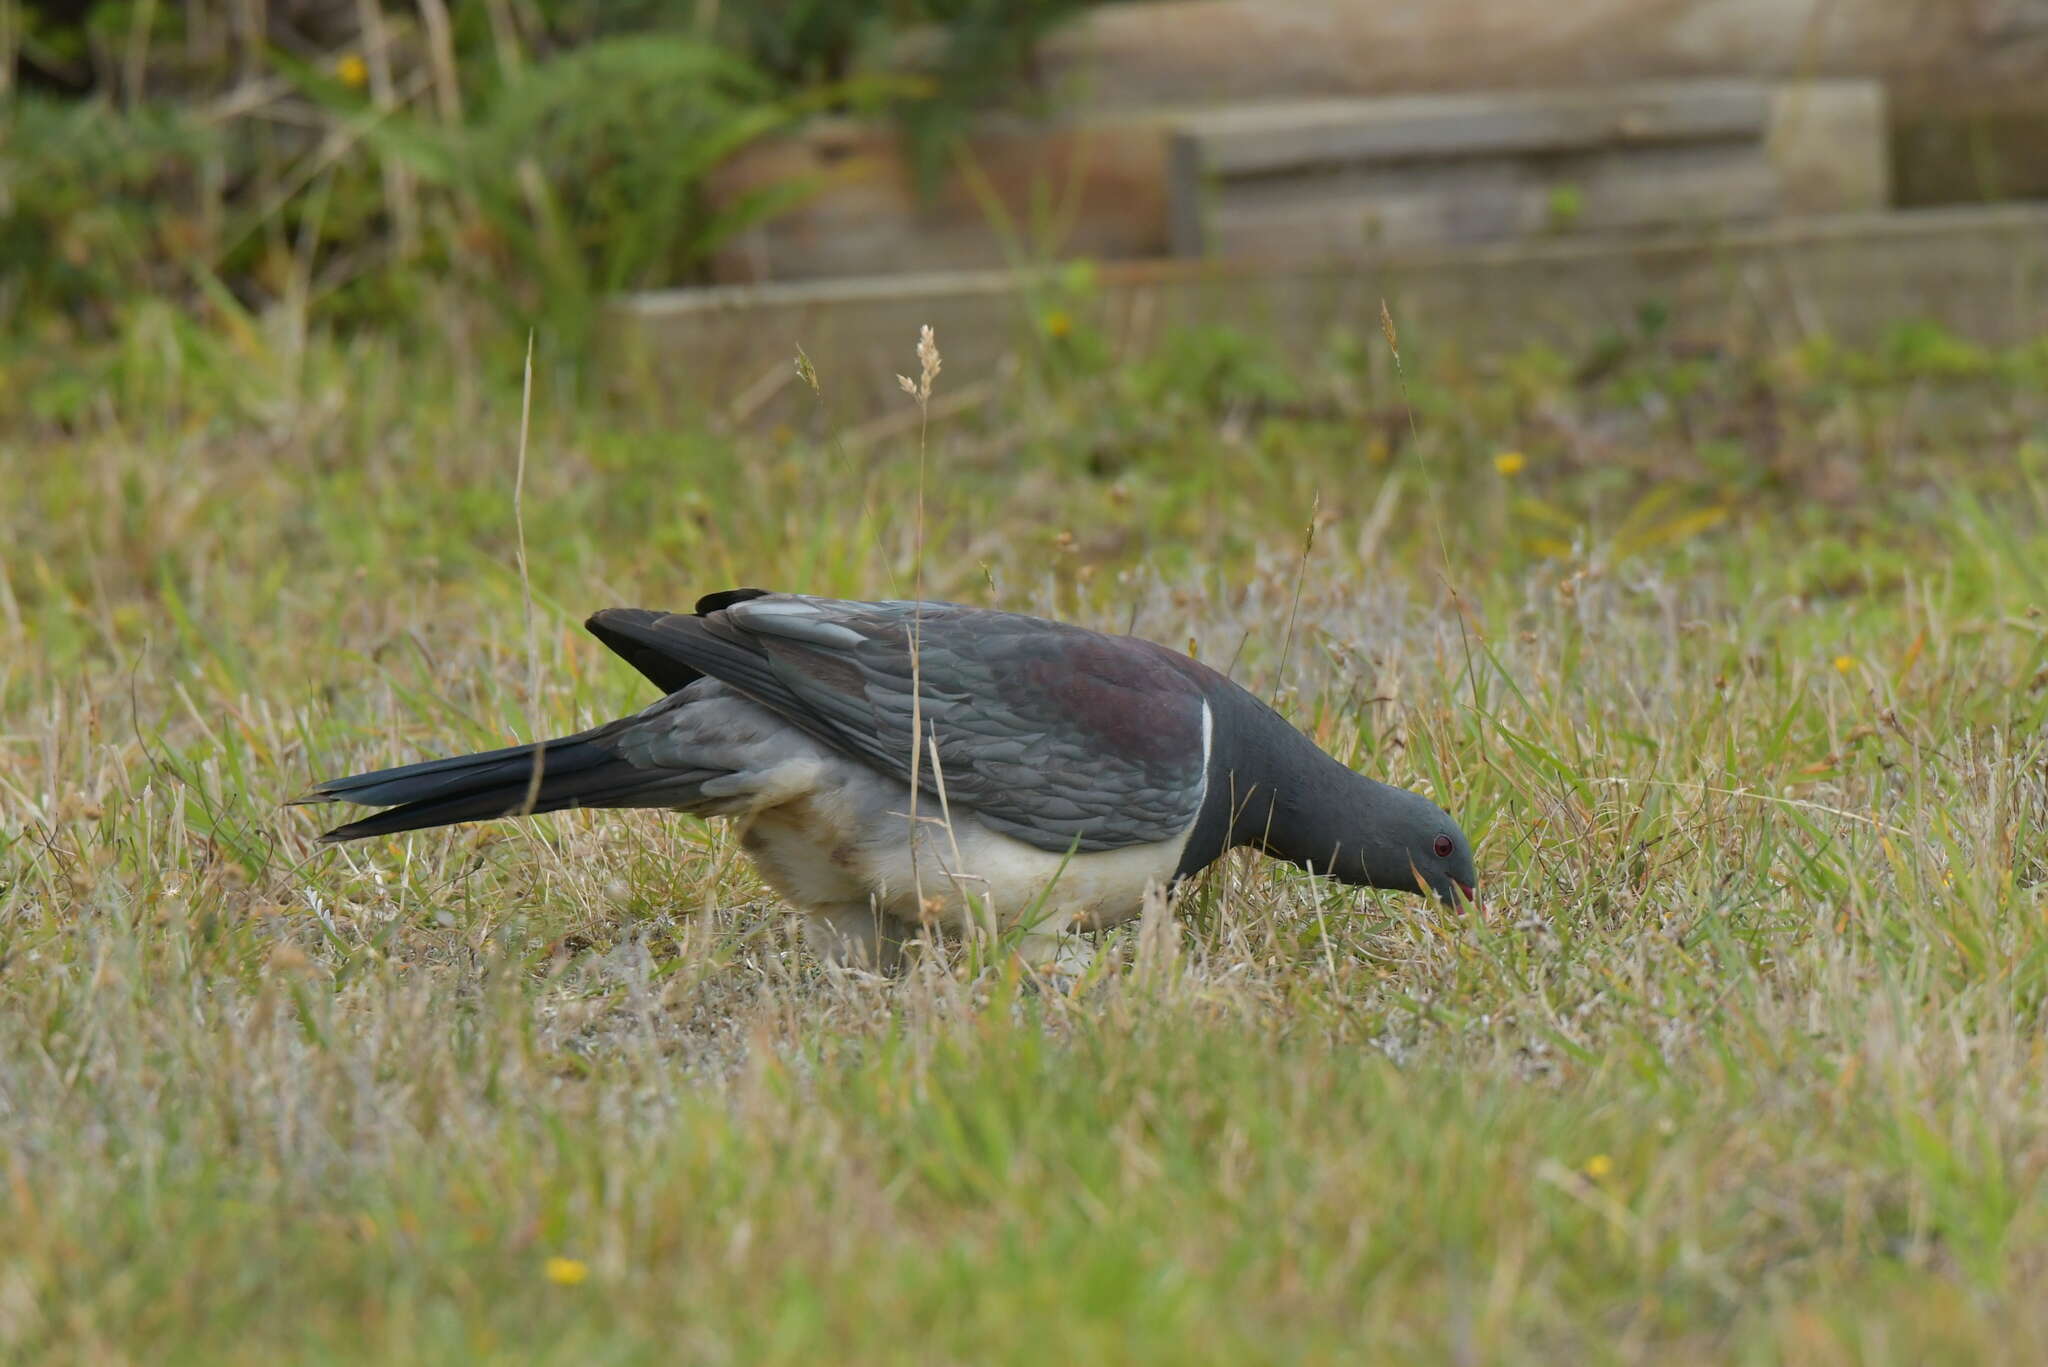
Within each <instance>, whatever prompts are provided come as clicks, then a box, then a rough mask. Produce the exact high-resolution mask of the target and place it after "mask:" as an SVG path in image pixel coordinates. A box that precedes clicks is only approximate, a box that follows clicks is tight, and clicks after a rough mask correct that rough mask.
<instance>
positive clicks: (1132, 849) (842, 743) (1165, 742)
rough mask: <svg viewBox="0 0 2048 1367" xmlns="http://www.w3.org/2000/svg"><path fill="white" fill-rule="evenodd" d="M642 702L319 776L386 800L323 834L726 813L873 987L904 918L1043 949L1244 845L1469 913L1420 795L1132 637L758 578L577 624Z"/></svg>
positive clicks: (1445, 845)
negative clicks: (490, 740) (615, 811)
mask: <svg viewBox="0 0 2048 1367" xmlns="http://www.w3.org/2000/svg"><path fill="white" fill-rule="evenodd" d="M585 625H586V626H587V627H588V629H589V630H590V631H591V633H592V634H593V635H595V636H596V637H597V638H598V639H599V640H600V641H602V642H603V643H604V644H605V645H607V646H609V647H610V648H611V649H612V650H613V651H615V652H617V653H618V654H619V655H620V656H621V657H622V658H624V659H625V661H626V662H627V663H628V664H630V665H632V666H633V668H635V669H636V670H638V671H639V672H640V673H641V674H642V675H644V676H645V677H646V678H647V680H648V681H649V682H650V683H652V684H653V685H654V686H655V687H656V688H659V689H660V690H662V693H663V697H662V698H661V700H660V701H659V702H656V703H654V704H653V705H652V706H650V707H648V708H646V709H645V710H643V711H641V712H638V713H635V714H634V715H632V716H629V717H623V718H620V719H619V720H617V721H612V722H607V723H606V724H604V725H602V726H597V727H593V728H592V729H590V730H587V731H581V732H578V733H577V734H575V735H572V736H564V737H562V738H560V739H558V740H550V741H545V742H542V743H540V744H529V745H515V746H511V747H508V748H505V749H502V750H492V751H488V752H486V753H482V754H472V755H458V756H454V757H452V758H448V759H435V760H428V761H425V762H424V763H418V764H407V765H401V766H399V767H398V768H394V769H379V770H376V771H374V772H371V773H364V774H355V775H352V776H350V777H348V778H338V779H331V780H329V781H327V782H325V783H321V784H318V785H316V786H315V787H313V788H312V789H311V790H310V791H308V792H307V793H306V794H305V795H304V796H303V797H301V798H299V799H297V801H299V802H346V803H355V804H358V805H362V806H367V807H379V808H384V809H385V810H383V811H380V812H377V813H375V814H373V815H369V816H364V817H362V818H361V819H359V820H356V821H351V822H349V823H348V824H346V825H343V826H337V827H335V828H334V829H333V830H330V831H328V832H327V833H326V834H325V835H323V836H321V837H320V839H321V840H322V842H324V843H333V842H338V841H349V840H360V839H363V838H365V837H370V836H381V835H391V834H394V833H397V832H401V831H413V830H420V829H423V828H427V827H434V826H447V825H454V824H457V823H461V822H469V821H484V820H490V819H492V818H496V817H505V816H521V815H529V814H538V813H542V812H553V811H560V810H563V809H566V808H572V807H652V808H666V809H670V810H674V811H680V812H688V813H692V814H694V815H697V816H700V817H727V818H731V819H732V820H733V821H735V822H736V823H737V826H738V831H739V840H740V844H741V847H742V848H743V849H744V850H745V851H746V852H747V853H748V855H749V856H751V858H752V859H753V861H754V863H755V865H756V866H757V867H758V868H759V870H760V873H761V875H762V878H763V879H764V881H765V882H766V883H767V884H768V885H769V886H770V887H771V888H773V889H774V890H775V891H776V892H777V893H778V894H780V895H781V896H782V897H783V898H785V899H786V900H787V901H788V902H789V903H790V904H791V905H792V906H794V907H795V908H797V909H798V910H800V911H801V912H803V913H805V917H806V920H805V928H806V938H807V940H808V941H809V943H810V944H811V946H812V948H813V949H814V950H816V951H817V952H818V954H819V955H820V957H821V958H823V959H824V960H826V961H827V962H828V963H831V964H837V965H845V966H853V967H861V968H867V969H870V970H875V971H884V972H886V971H892V970H894V969H896V968H897V967H899V966H900V965H901V963H902V962H903V954H904V951H905V948H906V947H907V946H909V945H911V944H913V943H915V942H916V941H917V940H918V939H919V937H920V935H921V934H922V933H923V932H925V931H926V930H928V929H937V930H939V931H940V932H942V933H946V932H951V933H956V934H966V933H971V932H972V931H973V930H974V929H975V928H977V927H980V928H984V929H986V930H989V931H991V932H995V933H1005V932H1015V933H1016V938H1015V941H1014V942H1015V943H1016V945H1017V952H1018V953H1019V954H1020V956H1022V957H1024V958H1025V959H1027V960H1028V961H1032V962H1048V961H1049V956H1050V955H1052V954H1054V953H1056V952H1057V951H1056V950H1055V949H1054V948H1053V946H1055V945H1057V944H1058V943H1059V941H1060V939H1061V937H1063V936H1065V935H1067V934H1068V933H1069V932H1072V931H1076V930H1092V929H1100V928H1104V927H1108V926H1112V925H1115V924H1117V923H1119V922H1122V921H1125V920H1128V919H1130V918H1131V917H1133V916H1136V915H1137V914H1138V913H1139V912H1140V911H1141V909H1142V908H1143V907H1144V905H1145V902H1146V899H1147V897H1148V895H1150V894H1152V893H1153V890H1155V889H1156V890H1158V891H1159V892H1161V893H1176V892H1178V890H1179V889H1181V888H1182V887H1184V886H1185V884H1186V882H1187V880H1188V879H1190V878H1191V877H1192V876H1193V875H1194V874H1196V873H1198V872H1200V871H1201V870H1202V869H1204V868H1206V867H1207V866H1208V865H1209V864H1211V863H1213V862H1214V861H1215V860H1216V859H1218V858H1219V857H1220V856H1222V855H1223V854H1224V853H1225V852H1226V851H1228V850H1231V849H1234V848H1238V847H1243V846H1248V847H1251V848H1253V849H1256V850H1259V851H1262V852H1263V853H1265V854H1267V855H1270V856H1272V857H1275V858H1278V859H1282V860H1286V861H1289V862H1291V863H1293V864H1296V865H1298V866H1300V867H1302V868H1304V869H1308V870H1310V871H1312V872H1314V873H1317V874H1321V875H1325V876H1327V877H1330V878H1333V879H1336V880H1338V881H1340V882H1343V883H1347V884H1354V885H1360V886H1365V887H1374V888H1386V889H1393V890H1397V891H1403V892H1419V893H1423V894H1433V895H1434V896H1435V897H1437V898H1438V899H1440V900H1441V901H1442V902H1443V903H1444V904H1445V905H1446V906H1449V907H1451V908H1453V909H1456V908H1458V907H1459V906H1460V905H1461V903H1465V904H1471V905H1473V906H1476V905H1477V903H1478V875H1477V873H1476V872H1475V869H1474V863H1473V857H1472V847H1471V844H1470V843H1469V842H1468V841H1467V840H1466V838H1465V833H1464V832H1463V831H1462V830H1460V829H1459V827H1458V823H1457V822H1456V821H1455V820H1454V819H1452V817H1451V815H1450V813H1448V812H1447V811H1445V810H1444V809H1443V808H1442V807H1440V806H1438V805H1437V804H1436V803H1435V802H1433V801H1431V800H1430V799H1429V798H1427V797H1424V796H1423V795H1421V794H1419V793H1414V792H1410V791H1407V790H1406V789H1402V788H1396V787H1392V786H1390V785H1388V784H1385V783H1381V782H1378V781H1377V780H1375V779H1371V778H1368V777H1366V776H1365V775H1363V774H1359V773H1357V772H1355V771H1353V770H1351V769H1350V768H1348V767H1346V766H1345V765H1343V764H1342V763H1340V762H1338V761H1337V760H1336V759H1333V758H1332V757H1331V756H1329V755H1328V754H1326V753H1324V752H1323V751H1322V750H1321V749H1320V748H1318V747H1317V746H1316V744H1315V743H1314V742H1313V741H1311V740H1310V739H1309V738H1308V737H1307V736H1305V735H1303V734H1302V733H1301V732H1300V731H1298V730H1296V729H1295V728H1294V727H1293V726H1292V725H1290V724H1289V723H1288V722H1287V721H1286V720H1285V719H1284V718H1283V717H1281V716H1280V714H1279V713H1277V712H1275V711H1274V710H1273V709H1272V708H1271V707H1269V706H1267V705H1266V704H1265V703H1264V702H1261V701H1260V700H1259V699H1258V698H1256V697H1254V696H1252V694H1250V693H1248V692H1246V691H1245V690H1244V689H1243V688H1240V687H1239V686H1238V685H1236V684H1234V683H1232V682H1231V681H1230V680H1229V679H1227V678H1225V677H1224V676H1223V675H1221V674H1219V673H1217V672H1216V671H1215V670H1213V669H1210V668H1209V667H1208V666H1206V665H1203V664H1201V663H1200V662H1198V661H1196V660H1194V659H1192V658H1190V657H1189V656H1187V655H1185V654H1182V653H1181V652H1179V651H1175V650H1172V649H1169V648H1167V647H1165V646H1161V645H1158V644H1155V643H1153V642H1151V641H1147V640H1143V639H1140V638H1138V637H1133V636H1111V635H1105V634H1103V633H1100V632H1096V631H1090V630H1086V629H1084V628H1081V627H1077V626H1072V625H1069V624H1067V623H1063V622H1056V621H1050V620H1047V619H1045V618H1041V617H1031V616H1025V615H1022V614H1019V613H1012V612H1001V611H995V610H991V609H985V608H975V607H968V606H963V605H961V604H957V603H948V602H937V601H880V602H859V601H848V600H841V599H832V598H817V597H810V596H806V595H801V594H793V593H774V592H769V591H766V590H762V589H732V590H727V591H724V592H720V593H713V594H709V595H707V596H706V597H704V598H702V599H700V600H699V601H698V603H697V605H696V608H695V611H694V612H690V613H672V612H656V611H651V610H647V609H641V608H607V609H605V610H604V611H601V612H598V613H596V614H595V615H594V616H592V617H591V618H590V619H589V621H588V622H587V623H586V624H585Z"/></svg>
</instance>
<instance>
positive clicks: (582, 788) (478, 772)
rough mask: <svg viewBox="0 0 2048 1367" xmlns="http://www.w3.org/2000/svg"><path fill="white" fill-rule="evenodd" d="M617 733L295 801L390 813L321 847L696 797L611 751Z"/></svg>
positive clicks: (341, 783)
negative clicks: (541, 814) (576, 810)
mask: <svg viewBox="0 0 2048 1367" xmlns="http://www.w3.org/2000/svg"><path fill="white" fill-rule="evenodd" d="M619 726H620V723H616V722H615V723H613V724H611V725H609V726H601V727H598V728H597V729H595V730H592V731H584V732H581V733H579V734H577V735H574V736H564V737H562V738H561V739H559V740H550V741H543V742H541V743H540V744H538V745H513V746H508V747H506V748H505V749H503V750H488V751H485V752H484V753H482V754H477V755H455V756H451V757H450V758H448V759H430V760H426V761H424V762H422V763H419V764H405V765H400V766H399V767H398V768H396V769H377V770H373V771H371V772H370V773H367V774H354V775H351V776H350V777H348V778H337V779H329V780H328V781H327V782H325V783H321V784H316V785H315V786H314V787H313V788H312V789H310V790H309V791H308V792H307V793H306V794H305V795H304V796H303V797H299V798H295V799H293V800H294V802H354V803H359V804H361V805H362V806H365V807H386V808H389V810H388V811H382V812H378V813H377V814H376V815H374V816H366V817H364V818H362V819H361V820H360V821H351V822H349V823H348V824H347V825H343V826H336V827H335V828H334V829H333V830H331V831H328V832H327V833H326V834H325V835H323V836H321V837H320V842H321V843H322V844H335V843H337V842H340V841H343V840H360V839H362V838H363V837H365V836H372V835H393V834H396V833H397V832H399V831H417V830H423V829H425V828H427V827H429V826H452V825H455V824H457V823H459V822H464V821H488V820H491V819H492V818H494V817H501V816H522V815H526V814H529V813H537V812H558V811H561V810H562V809H564V808H566V807H669V806H684V805H688V803H689V801H690V799H691V797H693V796H694V795H695V794H694V793H693V792H691V791H690V789H691V788H692V786H693V785H691V784H690V783H689V782H688V781H687V777H686V776H685V775H680V774H677V773H676V772H675V771H673V770H669V771H660V770H649V769H645V768H640V767H637V766H635V765H633V764H630V763H628V762H627V761H626V760H625V759H623V758H622V757H621V756H620V755H619V753H618V751H617V750H616V749H615V748H614V747H613V746H612V745H611V744H609V743H608V742H609V741H610V739H611V735H612V733H613V732H614V731H615V730H617V729H618V728H619ZM536 761H537V762H538V764H539V768H540V775H539V780H538V782H536V781H535V777H534V767H535V764H536ZM703 777H709V775H704V776H703Z"/></svg>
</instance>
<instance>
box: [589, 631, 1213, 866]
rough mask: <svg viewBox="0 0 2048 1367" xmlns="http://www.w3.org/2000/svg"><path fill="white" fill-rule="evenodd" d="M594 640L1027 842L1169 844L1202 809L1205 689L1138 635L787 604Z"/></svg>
mask: <svg viewBox="0 0 2048 1367" xmlns="http://www.w3.org/2000/svg"><path fill="white" fill-rule="evenodd" d="M591 629H592V630H593V631H594V632H596V633H597V634H598V635H599V636H600V637H601V638H602V639H604V640H605V641H606V642H607V643H608V644H615V643H616V642H619V641H628V642H631V643H633V644H634V645H635V647H636V648H638V649H641V650H646V649H657V650H660V651H663V652H665V653H669V654H672V655H674V656H675V657H676V658H677V659H679V660H681V661H683V662H686V663H687V664H688V665H689V666H690V667H691V668H693V669H698V670H701V671H702V672H704V673H706V674H709V675H712V676H713V677H715V678H719V679H722V680H723V681H725V682H726V683H727V684H728V685H729V686H731V687H733V688H736V689H739V690H740V691H741V692H743V693H746V694H747V695H748V696H750V697H752V698H753V699H754V700H755V701H756V702H759V703H761V704H762V705H764V706H766V707H768V708H771V709H772V710H774V711H775V712H777V713H778V714H779V715H781V716H782V717H784V718H785V719H786V720H788V721H790V722H791V723H792V724H794V725H796V726H799V727H801V728H802V729H804V730H806V731H808V732H810V733H811V734H812V735H814V736H816V737H817V738H819V739H820V740H823V741H825V742H826V743H827V744H829V745H831V746H833V747H834V748H835V749H838V750H840V751H841V752H843V753H846V754H848V755H851V756H854V757H856V758H859V759H861V760H863V761H865V762H866V763H868V764H869V765H871V766H872V767H874V768H876V769H878V770H880V771H881V772H883V773H886V774H889V775H890V776H892V777H895V778H898V779H901V780H904V781H908V780H909V778H910V777H911V775H912V773H913V772H914V773H915V774H916V776H917V780H918V782H919V784H920V786H922V787H923V788H924V789H925V790H926V791H929V792H932V793H940V792H941V791H943V794H944V797H945V800H946V802H947V804H948V805H949V806H951V807H954V808H966V809H969V810H972V811H973V812H974V813H975V814H976V815H978V816H979V817H980V818H981V819H982V821H983V822H984V823H985V824H987V825H989V826H991V827H993V828H995V829H997V830H1000V831H1002V832H1004V833H1005V834H1008V835H1011V836H1014V837H1016V838H1017V839H1019V840H1023V841H1026V842H1027V843H1029V844H1032V845H1035V846H1037V847H1039V848H1041V849H1048V850H1060V851H1064V850H1067V849H1078V850H1083V851H1092V850H1108V849H1119V848H1123V847H1125V846H1130V845H1138V844H1149V843H1152V842H1156V841H1165V840H1171V839H1174V838H1176V837H1178V836H1179V835H1181V834H1182V833H1184V832H1185V831H1186V830H1187V829H1188V827H1189V825H1190V824H1191V823H1192V822H1193V821H1194V819H1195V816H1196V814H1197V813H1198V812H1199V811H1200V809H1201V804H1202V797H1203V783H1204V775H1205V771H1206V752H1207V740H1208V729H1207V728H1208V720H1207V715H1206V707H1205V704H1204V701H1203V697H1202V691H1201V689H1200V687H1199V686H1198V685H1196V684H1195V683H1194V682H1193V680H1192V679H1190V678H1189V677H1188V676H1187V674H1186V673H1185V672H1184V671H1183V670H1181V669H1179V668H1177V667H1176V666H1175V664H1174V663H1173V661H1172V659H1171V656H1170V652H1167V651H1165V650H1163V649H1162V648H1160V647H1158V646H1154V645H1152V644H1150V643H1149V642H1143V641H1135V640H1130V639H1126V638H1119V637H1110V636H1103V635H1099V634H1097V633H1095V632H1090V631H1084V630H1081V629H1080V628H1076V627H1069V626H1065V625H1063V624H1059V623H1054V622H1046V621H1041V620H1039V619H1037V618H1030V617H1022V616H1017V615H1014V614H1010V613H1000V612H989V611H982V610H978V609H973V608H964V607H960V606H957V605H954V604H948V603H924V604H913V603H893V602H892V603H858V602H845V601H840V600H834V599H816V598H805V597H798V596H795V595H783V594H777V595H772V596H767V597H762V598H757V599H754V600H752V601H748V602H742V603H735V604H732V605H731V606H729V607H727V608H726V609H724V610H723V611H720V612H715V613H712V614H709V615H707V616H704V617H688V616H679V615H670V614H661V613H652V612H644V611H640V610H636V609H614V610H611V611H607V612H602V613H599V614H597V615H596V616H595V617H593V618H592V619H591ZM913 641H915V643H916V649H915V651H914V652H913V649H912V643H913ZM615 648H617V646H616V644H615ZM920 733H921V735H922V737H923V740H922V746H921V748H920V749H919V751H918V753H917V758H916V760H915V762H914V763H913V760H912V749H913V745H914V744H916V743H917V742H915V741H914V740H913V737H915V736H918V735H919V734H920ZM934 749H936V751H937V756H936V762H935V761H934V757H933V753H932V752H933V750H934Z"/></svg>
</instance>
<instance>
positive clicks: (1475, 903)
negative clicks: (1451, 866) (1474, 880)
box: [1451, 878, 1481, 911]
mask: <svg viewBox="0 0 2048 1367" xmlns="http://www.w3.org/2000/svg"><path fill="white" fill-rule="evenodd" d="M1451 881H1452V882H1453V883H1457V884H1458V891H1459V892H1462V893H1464V894H1465V900H1466V901H1468V902H1470V903H1471V904H1472V909H1473V910H1474V911H1478V910H1480V909H1481V908H1480V906H1479V889H1478V888H1475V887H1473V886H1472V885H1471V884H1470V883H1459V882H1458V880H1457V879H1455V878H1453V879H1452V880H1451Z"/></svg>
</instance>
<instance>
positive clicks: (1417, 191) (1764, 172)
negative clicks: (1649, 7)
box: [1204, 143, 1781, 261]
mask: <svg viewBox="0 0 2048 1367" xmlns="http://www.w3.org/2000/svg"><path fill="white" fill-rule="evenodd" d="M1780 200H1781V193H1780V182H1779V176H1778V174H1777V173H1776V171H1775V170H1774V169H1773V168H1772V167H1771V166H1770V164H1769V163H1768V161H1766V159H1765V158H1764V157H1763V155H1762V152H1761V149H1760V148H1754V147H1743V146H1741V145H1739V144H1714V143H1709V144H1703V145H1699V146H1679V147H1666V148H1659V149H1657V150H1656V151H1655V153H1653V154H1645V153H1634V154H1630V155H1627V156H1616V155H1613V154H1593V155H1584V156H1574V157H1563V158H1546V159H1544V160H1543V161H1542V162H1540V163H1531V162H1528V161H1523V160H1519V159H1517V160H1501V161H1494V160H1487V161H1481V162H1456V161H1453V162H1446V163H1441V164H1436V165H1427V166H1407V165H1400V166H1395V167H1389V168H1367V169H1362V170H1354V171H1351V172H1348V173H1338V174H1333V175H1327V176H1320V177H1289V178H1286V179H1281V180H1265V179H1255V180H1249V181H1245V182H1241V183H1239V184H1238V185H1236V186H1234V187H1233V188H1232V191H1231V193H1230V194H1228V195H1227V196H1226V197H1224V198H1222V199H1220V200H1219V201H1217V202H1216V205H1215V208H1214V210H1213V212H1212V213H1211V214H1210V215H1209V218H1208V221H1207V223H1206V224H1205V225H1204V245H1205V248H1206V249H1207V250H1208V251H1209V252H1210V253H1211V254H1213V255H1217V256H1229V257H1248V258H1257V259H1262V260H1268V261H1276V260H1287V259H1294V260H1312V259H1317V258H1322V257H1342V256H1347V255H1350V256H1355V255H1358V254H1359V253H1361V252H1365V251H1370V250H1373V249H1376V248H1388V247H1427V246H1432V245H1434V246H1454V245H1459V244H1465V243H1477V242H1491V241H1498V240H1501V239H1506V238H1524V237H1543V236H1554V235H1557V234H1561V233H1570V232H1614V231H1618V230H1625V229H1643V228H1671V227H1682V226H1687V225H1695V226H1696V225H1698V224H1702V223H1716V222H1737V221H1743V220H1751V219H1759V218H1765V217H1768V216H1770V215H1771V214H1773V213H1776V212H1777V210H1778V206H1779V203H1780Z"/></svg>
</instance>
